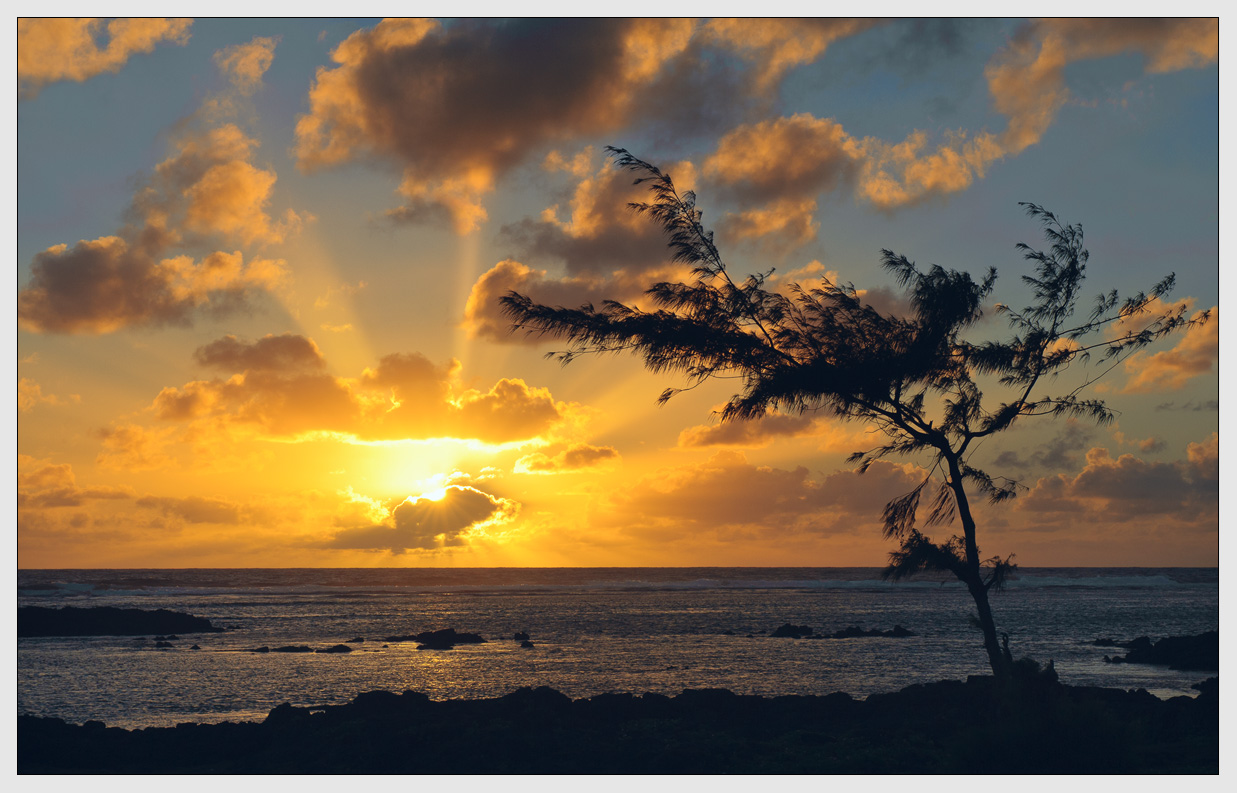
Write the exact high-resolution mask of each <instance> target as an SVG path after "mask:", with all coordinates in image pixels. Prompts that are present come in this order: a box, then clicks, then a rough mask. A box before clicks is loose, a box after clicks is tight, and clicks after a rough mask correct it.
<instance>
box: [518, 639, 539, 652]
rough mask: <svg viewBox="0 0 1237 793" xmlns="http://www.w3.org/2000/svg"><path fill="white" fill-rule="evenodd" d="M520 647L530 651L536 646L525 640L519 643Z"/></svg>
mask: <svg viewBox="0 0 1237 793" xmlns="http://www.w3.org/2000/svg"><path fill="white" fill-rule="evenodd" d="M520 646H521V647H523V648H525V649H528V650H531V649H532V648H533V647H535V646H536V645H535V644H533V643H532V642H530V641H529V640H528V639H525V640H524V641H522V642H520Z"/></svg>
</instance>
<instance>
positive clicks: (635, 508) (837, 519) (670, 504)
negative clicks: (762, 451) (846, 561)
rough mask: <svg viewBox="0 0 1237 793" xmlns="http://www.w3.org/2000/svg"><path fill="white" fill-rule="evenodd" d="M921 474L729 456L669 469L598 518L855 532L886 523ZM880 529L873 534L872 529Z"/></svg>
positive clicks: (767, 532)
mask: <svg viewBox="0 0 1237 793" xmlns="http://www.w3.org/2000/svg"><path fill="white" fill-rule="evenodd" d="M922 478H923V474H922V472H916V471H910V470H908V469H907V467H904V466H898V465H893V464H891V463H886V462H884V461H878V462H877V463H875V464H873V465H872V466H871V467H870V468H869V469H868V471H867V473H865V474H858V473H855V472H854V471H835V472H833V473H831V474H828V475H825V476H822V477H819V478H818V479H813V478H812V477H811V475H810V473H809V472H808V470H807V469H806V468H804V467H802V466H800V467H797V468H795V469H794V470H785V469H781V468H774V467H769V466H754V465H751V464H750V463H748V462H747V459H746V457H744V455H743V454H742V453H739V452H735V451H722V452H718V453H716V454H714V455H713V456H712V457H711V458H710V459H709V460H708V461H707V462H704V463H700V464H696V465H686V466H679V467H675V468H667V469H662V470H660V471H657V472H656V473H655V474H653V475H651V476H649V477H647V478H645V479H642V480H641V481H640V482H638V483H636V484H635V485H633V486H632V487H630V488H628V489H627V490H625V491H623V492H620V493H615V494H613V495H612V496H611V497H610V498H609V499H607V500H606V502H605V504H604V508H603V509H602V510H600V511H599V512H598V514H597V515H596V516H595V518H594V520H595V521H596V522H598V523H599V524H604V525H613V526H617V527H636V528H639V527H656V526H673V527H675V529H676V530H677V531H681V532H688V533H695V532H716V531H721V532H723V533H730V534H731V536H734V537H739V536H745V535H743V533H742V532H740V533H739V534H735V533H734V532H735V531H737V530H738V529H741V528H742V529H744V530H745V531H748V532H755V534H754V535H752V536H745V538H746V539H753V538H754V537H755V536H771V535H779V536H780V535H791V534H800V533H808V534H832V533H852V532H854V531H856V530H868V529H869V528H872V527H874V526H876V525H877V524H878V523H879V521H880V516H881V511H882V510H883V509H884V506H885V504H886V503H887V502H888V501H889V500H890V499H892V498H895V497H897V496H900V495H902V494H904V493H906V492H909V491H910V490H912V489H913V488H914V487H915V486H916V485H918V484H919V482H920V481H922ZM873 530H874V529H873Z"/></svg>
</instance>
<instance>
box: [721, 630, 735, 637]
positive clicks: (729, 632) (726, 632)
mask: <svg viewBox="0 0 1237 793" xmlns="http://www.w3.org/2000/svg"><path fill="white" fill-rule="evenodd" d="M722 635H723V636H734V631H732V630H724V631H722Z"/></svg>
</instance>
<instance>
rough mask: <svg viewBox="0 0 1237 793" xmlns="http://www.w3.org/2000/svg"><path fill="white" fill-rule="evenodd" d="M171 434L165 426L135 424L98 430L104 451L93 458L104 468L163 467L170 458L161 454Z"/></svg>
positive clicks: (134, 468) (134, 469)
mask: <svg viewBox="0 0 1237 793" xmlns="http://www.w3.org/2000/svg"><path fill="white" fill-rule="evenodd" d="M170 434H171V433H170V432H169V431H168V430H157V429H148V428H146V427H142V426H139V425H137V424H123V425H120V426H118V427H111V428H109V429H104V430H100V431H99V437H100V438H101V439H102V441H103V451H101V452H100V453H99V455H98V456H97V457H96V458H95V462H96V463H97V464H98V465H101V466H103V467H104V468H120V469H127V470H131V471H139V470H144V469H151V468H162V467H163V466H165V465H167V464H168V463H170V462H171V458H169V457H168V456H167V455H166V454H164V450H165V449H166V448H167V445H168V437H169V435H170Z"/></svg>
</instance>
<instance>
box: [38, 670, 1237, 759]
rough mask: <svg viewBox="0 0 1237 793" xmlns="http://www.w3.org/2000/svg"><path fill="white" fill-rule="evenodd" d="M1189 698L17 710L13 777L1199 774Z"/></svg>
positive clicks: (1009, 696) (426, 702)
mask: <svg viewBox="0 0 1237 793" xmlns="http://www.w3.org/2000/svg"><path fill="white" fill-rule="evenodd" d="M1199 689H1200V691H1201V694H1200V695H1199V696H1198V697H1197V698H1196V699H1191V698H1189V697H1174V698H1173V699H1170V700H1160V699H1157V698H1156V697H1154V696H1152V695H1151V694H1149V693H1147V692H1146V691H1143V690H1138V691H1120V690H1117V689H1104V688H1082V687H1069V686H1062V685H1059V684H1057V683H1055V682H1052V681H1050V680H1045V679H1035V680H1024V681H1019V682H1018V683H1017V684H1013V685H1010V686H1007V687H1000V686H998V685H997V684H996V681H995V680H994V679H993V678H991V677H972V678H970V679H969V680H968V681H967V682H965V683H961V682H957V681H943V682H940V683H932V684H928V685H916V686H911V687H909V688H906V689H903V690H902V691H899V692H897V693H895V694H879V695H873V696H871V697H869V698H868V699H867V700H866V701H858V700H855V699H852V698H851V697H850V696H849V695H847V694H831V695H829V696H826V697H815V696H783V697H774V698H764V697H755V696H739V695H736V694H733V693H731V692H730V691H726V690H724V689H697V690H688V691H684V692H683V693H682V694H680V695H678V696H676V697H666V696H662V695H659V694H644V695H643V696H633V695H631V694H603V695H600V696H596V697H592V698H590V699H578V700H572V699H569V698H568V697H567V696H565V695H563V694H561V693H559V692H557V691H555V690H553V689H550V688H544V687H543V688H537V689H529V688H523V689H520V690H519V691H516V692H514V693H512V694H508V695H507V696H504V697H499V698H497V699H481V700H448V701H445V702H434V701H431V700H430V699H429V698H428V697H427V696H426V695H425V694H421V693H417V692H412V691H405V692H404V693H403V694H394V693H391V692H386V691H374V692H370V693H367V694H361V695H360V696H358V697H357V698H356V699H355V700H353V701H352V702H351V703H349V704H347V705H339V706H327V707H320V708H297V707H293V706H291V705H287V704H285V705H280V706H279V707H277V708H275V709H274V710H272V711H271V712H270V715H269V716H267V718H266V720H265V721H263V722H261V723H248V722H247V723H240V724H232V723H224V724H214V725H199V724H181V725H178V726H176V727H174V728H173V727H169V728H148V729H145V730H133V731H126V730H122V729H119V728H107V727H105V726H104V725H103V724H102V723H100V722H87V723H86V724H85V725H81V726H78V725H71V724H66V723H65V722H64V721H61V720H60V719H45V718H37V717H34V716H19V717H18V719H17V770H18V772H19V773H137V774H143V773H211V774H218V773H287V774H293V773H297V774H321V773H349V774H357V773H396V774H434V773H437V774H461V773H473V774H488V773H534V774H552V773H591V774H620V773H621V774H635V773H651V774H675V773H691V774H717V773H750V774H758V773H813V774H824V773H868V774H872V773H1007V774H1008V773H1020V774H1029V773H1208V774H1214V773H1217V772H1218V770H1219V695H1218V684H1217V682H1216V680H1215V679H1214V678H1212V679H1211V680H1209V681H1207V682H1206V683H1203V684H1200V685H1199Z"/></svg>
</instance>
